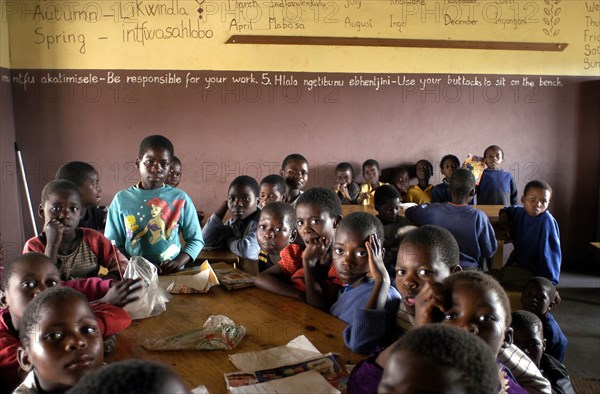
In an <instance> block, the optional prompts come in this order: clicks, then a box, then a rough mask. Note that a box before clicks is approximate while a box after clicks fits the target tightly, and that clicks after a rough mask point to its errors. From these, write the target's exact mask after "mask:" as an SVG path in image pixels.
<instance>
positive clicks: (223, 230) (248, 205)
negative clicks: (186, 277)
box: [202, 175, 260, 261]
mask: <svg viewBox="0 0 600 394" xmlns="http://www.w3.org/2000/svg"><path fill="white" fill-rule="evenodd" d="M257 197H258V183H256V180H255V179H254V178H251V177H249V176H246V175H242V176H238V177H237V178H235V179H234V180H233V181H232V182H231V184H230V185H229V191H228V197H227V200H226V201H223V203H222V204H221V206H220V207H219V208H218V209H217V210H216V211H215V213H213V214H212V215H211V216H210V218H208V221H207V222H206V226H204V230H202V235H203V236H204V241H205V242H206V246H207V247H210V248H222V247H227V248H228V249H229V250H230V251H231V253H234V254H236V255H237V256H240V257H241V258H243V259H248V260H255V261H256V260H258V251H259V250H260V247H259V246H258V241H257V239H256V226H257V224H258V216H259V215H260V210H259V209H258V207H257V206H256V199H257ZM228 210H229V211H231V215H232V218H231V219H229V220H228V221H226V222H225V223H223V218H224V217H225V214H226V213H227V211H228Z"/></svg>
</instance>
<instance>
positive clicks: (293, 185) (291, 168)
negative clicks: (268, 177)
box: [280, 153, 308, 208]
mask: <svg viewBox="0 0 600 394" xmlns="http://www.w3.org/2000/svg"><path fill="white" fill-rule="evenodd" d="M280 175H281V176H282V177H283V179H285V184H286V185H287V192H286V200H285V202H287V203H290V204H292V206H293V207H294V208H295V207H296V200H297V199H298V197H299V196H300V195H301V194H302V188H303V187H304V185H306V182H308V160H306V157H304V156H302V155H301V154H299V153H292V154H290V155H287V156H286V157H285V159H283V162H282V163H281V171H280Z"/></svg>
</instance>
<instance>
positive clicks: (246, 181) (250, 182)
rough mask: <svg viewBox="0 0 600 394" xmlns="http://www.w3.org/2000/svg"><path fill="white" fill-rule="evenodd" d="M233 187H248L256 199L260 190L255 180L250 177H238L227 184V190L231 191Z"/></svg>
mask: <svg viewBox="0 0 600 394" xmlns="http://www.w3.org/2000/svg"><path fill="white" fill-rule="evenodd" d="M235 185H242V186H248V187H250V190H252V193H254V196H255V197H258V195H259V194H260V189H259V187H258V183H257V182H256V179H254V178H252V177H251V176H248V175H240V176H238V177H237V178H235V179H234V180H233V181H231V183H230V184H229V189H231V188H232V187H233V186H235ZM229 189H228V190H229Z"/></svg>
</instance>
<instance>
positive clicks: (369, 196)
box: [356, 159, 387, 207]
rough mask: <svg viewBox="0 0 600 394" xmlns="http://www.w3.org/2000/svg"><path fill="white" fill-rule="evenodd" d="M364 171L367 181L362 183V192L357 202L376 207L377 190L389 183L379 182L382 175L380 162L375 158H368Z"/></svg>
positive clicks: (364, 164)
mask: <svg viewBox="0 0 600 394" xmlns="http://www.w3.org/2000/svg"><path fill="white" fill-rule="evenodd" d="M362 173H363V178H364V179H365V181H366V182H365V183H363V184H361V185H360V194H359V195H358V198H357V200H356V202H357V203H358V204H362V205H365V206H368V207H374V206H375V202H374V199H375V190H376V189H377V188H378V187H379V186H383V185H387V183H384V182H379V177H381V169H380V168H379V162H377V160H373V159H369V160H366V161H365V162H364V163H363V165H362Z"/></svg>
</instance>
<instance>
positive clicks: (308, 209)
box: [296, 203, 337, 244]
mask: <svg viewBox="0 0 600 394" xmlns="http://www.w3.org/2000/svg"><path fill="white" fill-rule="evenodd" d="M336 226H337V218H334V217H332V216H331V215H330V214H329V212H326V211H324V210H322V209H321V207H320V206H319V205H317V204H315V203H306V204H299V205H297V206H296V229H297V230H298V235H299V236H300V237H301V238H302V240H303V241H304V243H305V244H308V243H310V241H311V240H313V239H317V238H322V237H325V238H326V239H327V240H329V241H332V240H333V237H334V235H335V227H336Z"/></svg>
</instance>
